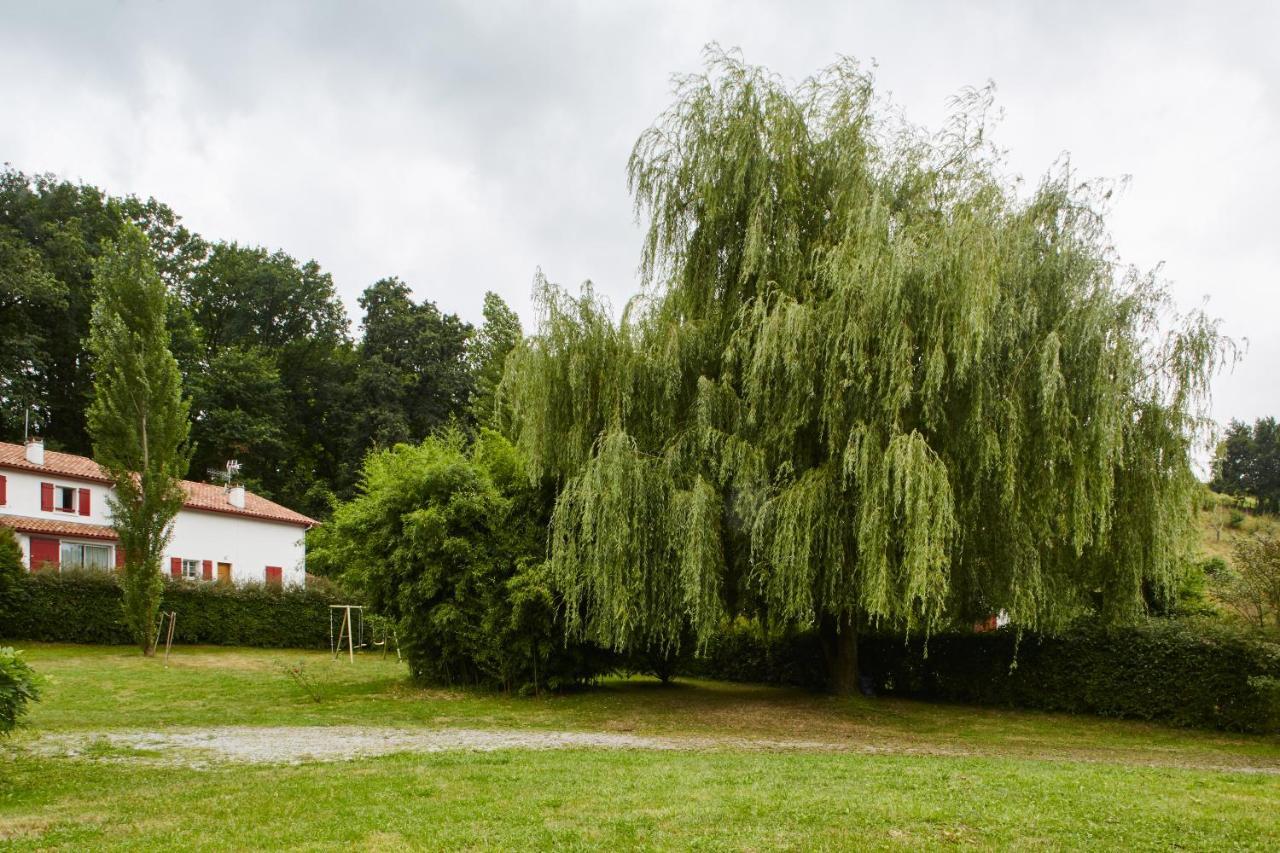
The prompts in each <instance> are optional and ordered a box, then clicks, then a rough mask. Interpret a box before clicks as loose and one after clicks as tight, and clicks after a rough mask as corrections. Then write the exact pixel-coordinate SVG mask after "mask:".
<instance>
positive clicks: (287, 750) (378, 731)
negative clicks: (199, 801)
mask: <svg viewBox="0 0 1280 853" xmlns="http://www.w3.org/2000/svg"><path fill="white" fill-rule="evenodd" d="M26 748H27V749H28V750H29V751H31V752H34V753H37V754H39V755H46V756H66V757H74V756H81V755H87V756H98V757H102V758H113V757H121V758H146V757H154V758H157V759H160V760H162V761H165V763H180V764H205V763H208V762H209V761H232V762H245V763H250V764H258V763H272V764H281V763H282V764H298V763H301V762H303V761H347V760H351V759H355V758H366V757H369V756H376V755H388V754H390V753H395V752H446V751H459V750H470V751H478V752H492V751H494V750H499V749H580V748H595V749H644V750H689V749H716V748H733V749H840V748H842V746H841V745H840V744H835V743H819V742H812V741H771V740H746V739H742V740H739V739H716V738H696V737H651V736H642V735H632V734H625V733H620V732H559V731H538V730H535V729H496V730H494V729H394V728H370V727H366V726H271V727H253V726H227V727H221V728H210V729H174V730H168V731H103V732H74V733H48V734H44V735H42V736H40V737H39V738H37V739H35V740H33V741H30V742H29V743H28V744H26ZM139 752H142V753H144V754H143V755H139V754H138V753H139ZM147 753H150V754H152V755H151V756H148V755H146V754H147Z"/></svg>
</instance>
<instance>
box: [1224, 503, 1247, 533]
mask: <svg viewBox="0 0 1280 853" xmlns="http://www.w3.org/2000/svg"><path fill="white" fill-rule="evenodd" d="M1227 527H1230V528H1231V529H1232V530H1239V529H1240V528H1241V527H1244V513H1243V512H1241V511H1240V510H1238V509H1235V508H1232V510H1231V514H1230V515H1229V516H1227Z"/></svg>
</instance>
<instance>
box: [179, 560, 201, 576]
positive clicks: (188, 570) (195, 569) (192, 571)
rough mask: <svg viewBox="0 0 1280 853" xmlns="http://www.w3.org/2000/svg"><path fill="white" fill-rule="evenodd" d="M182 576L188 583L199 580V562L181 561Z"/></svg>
mask: <svg viewBox="0 0 1280 853" xmlns="http://www.w3.org/2000/svg"><path fill="white" fill-rule="evenodd" d="M182 576H183V577H184V578H186V579H187V580H189V581H194V580H199V579H200V561H199V560H186V559H184V560H183V561H182Z"/></svg>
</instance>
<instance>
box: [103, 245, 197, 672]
mask: <svg viewBox="0 0 1280 853" xmlns="http://www.w3.org/2000/svg"><path fill="white" fill-rule="evenodd" d="M94 290H95V299H94V304H93V318H92V322H91V324H90V334H89V351H90V352H91V353H92V354H93V357H94V360H95V377H94V400H93V404H92V405H91V406H90V408H89V412H88V423H89V431H90V434H91V435H92V437H93V449H94V456H95V458H96V459H97V461H98V463H99V464H100V465H101V466H102V468H103V469H104V470H105V471H106V472H107V475H108V476H109V477H110V479H111V484H112V487H113V489H114V490H115V494H114V496H113V497H112V498H111V499H110V501H109V505H110V509H111V516H112V526H113V527H114V528H115V530H116V533H117V535H118V536H119V537H120V545H121V547H122V548H124V553H125V564H124V601H123V603H124V615H125V621H126V623H127V624H128V625H129V628H130V630H131V631H132V632H133V634H134V637H135V639H136V640H137V641H138V643H139V645H140V646H141V647H142V651H143V653H144V654H146V655H148V656H150V655H151V654H153V653H154V651H155V648H154V642H155V637H154V635H153V634H152V628H153V626H154V623H155V617H156V611H157V609H158V608H159V605H160V593H161V589H162V581H161V575H160V560H161V557H162V555H163V552H164V549H165V546H166V545H167V544H168V541H169V536H170V533H171V531H172V522H173V518H174V516H176V515H177V513H178V510H179V509H181V507H182V500H183V492H182V487H181V484H180V480H181V478H182V477H183V475H185V474H186V471H187V464H188V461H189V458H190V452H189V449H188V447H187V436H188V433H189V431H190V423H189V420H188V408H189V407H188V403H187V401H186V400H185V399H183V396H182V385H181V380H180V377H179V374H178V365H177V362H176V361H175V360H174V357H173V354H172V353H171V352H170V351H169V332H168V329H167V328H166V327H165V320H166V317H167V314H168V310H167V294H166V291H165V285H164V282H163V281H161V279H160V276H159V275H158V274H157V273H156V269H155V266H154V264H153V262H152V254H151V248H150V246H149V244H148V242H147V237H146V235H145V234H144V233H143V232H142V231H141V230H140V229H139V228H137V227H136V226H133V225H125V226H124V227H122V228H121V231H120V236H119V239H118V240H117V241H116V242H115V243H114V244H113V245H112V246H110V247H108V248H105V249H104V250H103V252H102V254H101V255H100V257H99V258H98V260H97V261H96V262H95V264H94Z"/></svg>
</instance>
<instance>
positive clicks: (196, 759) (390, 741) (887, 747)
mask: <svg viewBox="0 0 1280 853" xmlns="http://www.w3.org/2000/svg"><path fill="white" fill-rule="evenodd" d="M8 748H16V749H19V750H25V751H27V752H29V753H34V754H37V755H41V756H47V757H65V758H75V757H86V758H93V759H97V760H103V761H128V762H140V763H149V764H162V765H177V766H184V767H208V766H210V765H212V764H219V763H226V762H231V763H245V764H301V763H302V762H305V761H350V760H354V759H358V758H369V757H373V756H379V755H390V754H392V753H397V752H410V753H432V752H450V751H473V752H493V751H495V750H501V749H524V750H527V749H538V750H543V749H630V750H735V751H739V750H752V751H821V752H845V753H858V754H863V755H932V756H948V757H964V756H983V757H991V756H990V754H988V753H983V752H978V751H971V750H968V749H965V748H963V747H960V746H955V745H943V744H928V745H924V744H905V743H902V742H893V741H886V742H882V743H875V742H868V741H865V740H847V741H818V740H799V739H766V738H750V737H723V736H721V737H698V736H690V735H682V736H661V735H635V734H628V733H625V732H601V731H596V732H582V731H578V732H569V731H543V730H539V729H453V728H449V729H412V728H380V727H368V726H223V727H215V728H206V729H168V730H165V731H99V732H86V731H76V732H46V733H44V734H42V735H39V736H37V737H35V738H32V739H31V740H28V741H26V742H25V743H23V742H18V743H12V745H11V746H10V747H8ZM1021 757H1024V758H1034V759H1039V760H1048V761H1082V762H1087V763H1095V762H1096V763H1108V764H1127V765H1131V766H1147V767H1166V768H1180V769H1196V770H1217V771H1222V772H1228V773H1260V774H1263V775H1267V776H1280V767H1276V766H1272V765H1258V764H1254V763H1253V762H1250V761H1248V760H1247V759H1243V760H1242V761H1240V763H1234V762H1232V763H1218V762H1205V763H1200V762H1183V761H1178V760H1163V759H1159V758H1156V759H1153V758H1151V757H1150V756H1146V757H1141V758H1139V757H1136V756H1134V757H1128V758H1126V757H1122V756H1119V755H1092V754H1087V753H1080V752H1065V753H1056V752H1050V753H1043V754H1028V755H1025V756H1021Z"/></svg>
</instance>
